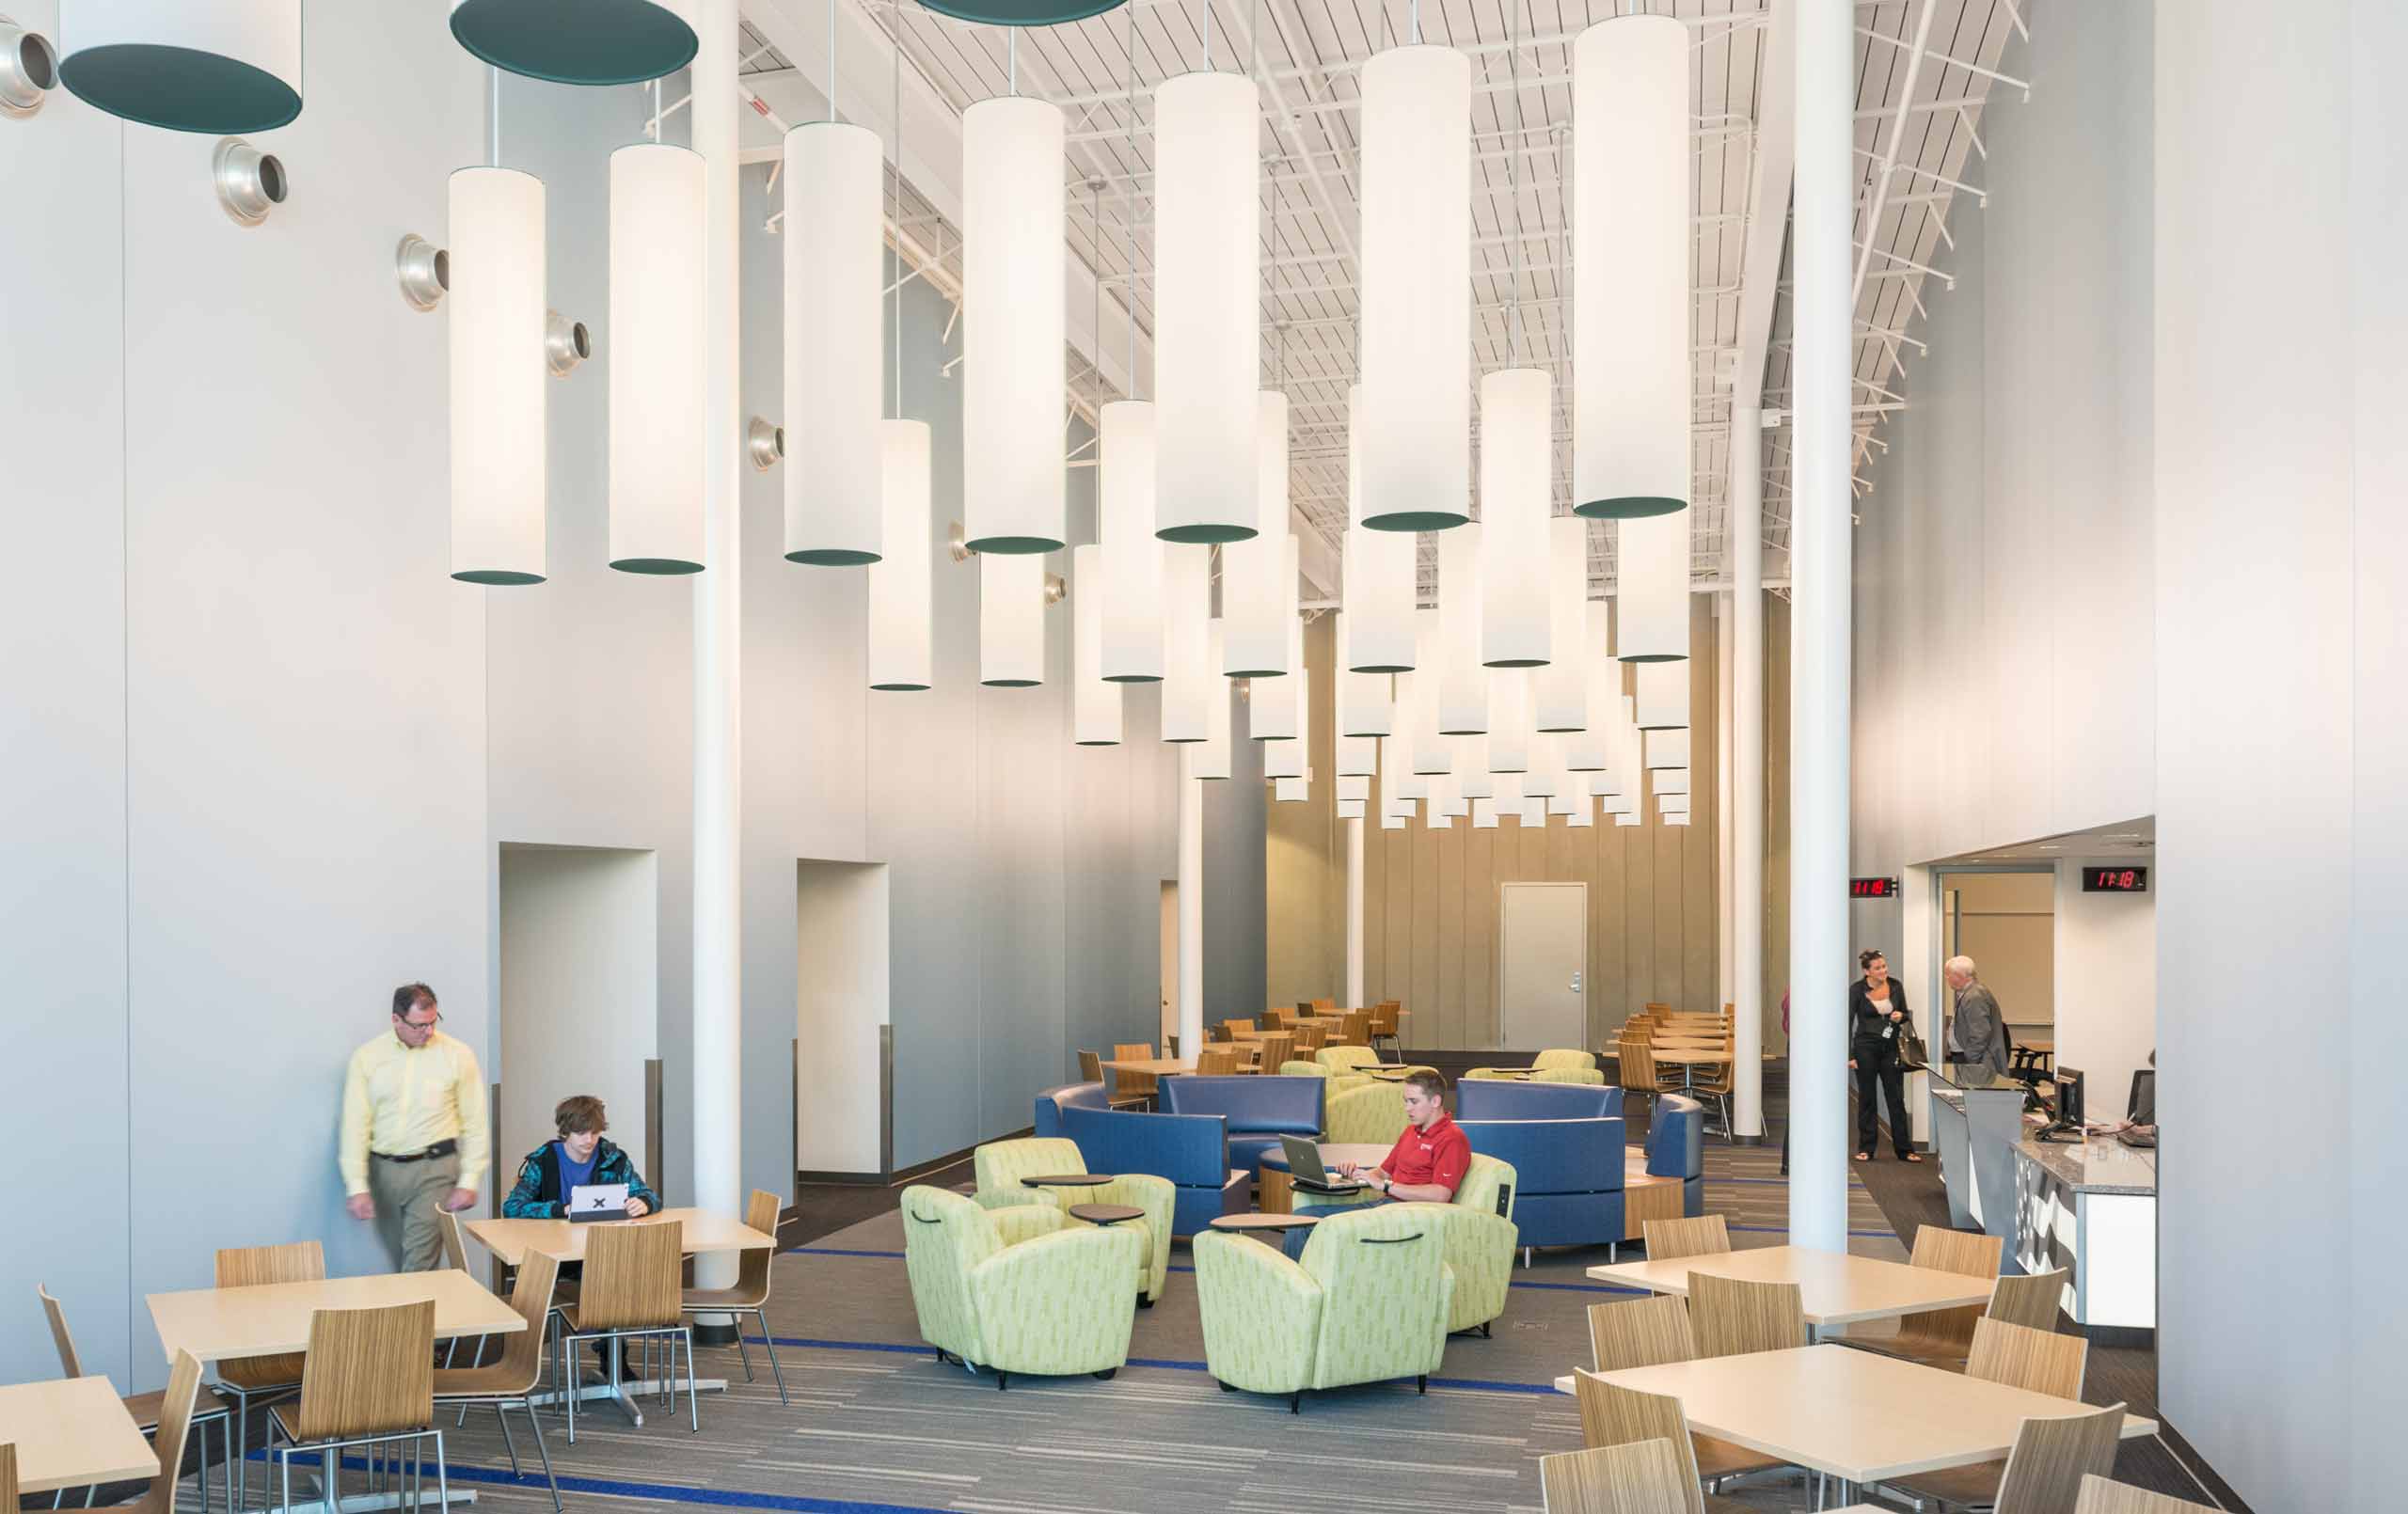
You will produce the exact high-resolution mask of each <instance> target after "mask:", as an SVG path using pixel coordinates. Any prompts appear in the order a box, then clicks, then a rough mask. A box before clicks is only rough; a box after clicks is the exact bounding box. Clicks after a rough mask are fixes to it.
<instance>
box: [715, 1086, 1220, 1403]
mask: <svg viewBox="0 0 2408 1514" xmlns="http://www.w3.org/2000/svg"><path fill="white" fill-rule="evenodd" d="M1222 1054H1223V1055H1224V1056H1227V1055H1228V1053H1227V1052H1224V1053H1222ZM1203 1055H1204V1056H1205V1057H1209V1056H1211V1055H1212V1052H1210V1051H1206V1052H1205V1053H1203ZM1196 1070H1197V1071H1198V1072H1201V1071H1203V1070H1204V1069H1203V1065H1202V1059H1201V1058H1199V1059H1198V1061H1197V1066H1196ZM784 1207H785V1206H784V1203H783V1202H782V1201H781V1200H780V1199H779V1198H778V1196H777V1195H776V1194H775V1193H772V1192H770V1191H768V1190H767V1189H760V1188H756V1189H754V1190H753V1196H752V1197H751V1198H750V1199H747V1200H746V1201H745V1204H744V1223H745V1225H746V1226H747V1227H748V1228H751V1229H753V1230H758V1231H759V1232H761V1234H763V1235H765V1236H775V1235H776V1234H777V1233H778V1215H779V1214H780V1212H781V1211H783V1210H784ZM776 1259H777V1251H776V1248H774V1247H772V1248H771V1249H769V1250H768V1251H748V1252H744V1253H741V1254H738V1256H737V1262H736V1285H735V1286H734V1287H728V1288H688V1289H686V1290H685V1294H684V1301H683V1302H682V1304H681V1307H682V1308H683V1309H684V1310H685V1312H686V1313H688V1314H689V1315H690V1314H716V1315H751V1316H752V1317H753V1318H755V1319H757V1320H759V1321H760V1322H761V1349H763V1350H764V1351H767V1352H768V1353H769V1376H770V1377H772V1378H774V1379H775V1380H777V1384H778V1402H780V1403H782V1404H784V1403H791V1402H792V1400H791V1399H789V1398H787V1397H786V1375H785V1373H784V1371H783V1370H782V1369H780V1367H779V1366H778V1347H777V1342H776V1341H775V1340H774V1339H773V1338H771V1336H770V1333H769V1315H768V1306H769V1271H770V1267H769V1264H770V1263H771V1262H773V1261H775V1260H776ZM736 1354H737V1360H739V1361H741V1362H742V1363H743V1364H744V1380H745V1381H747V1382H751V1381H752V1380H753V1353H752V1352H750V1351H748V1350H746V1349H745V1348H744V1332H743V1331H742V1330H741V1329H739V1330H737V1333H736ZM689 1365H690V1363H689Z"/></svg>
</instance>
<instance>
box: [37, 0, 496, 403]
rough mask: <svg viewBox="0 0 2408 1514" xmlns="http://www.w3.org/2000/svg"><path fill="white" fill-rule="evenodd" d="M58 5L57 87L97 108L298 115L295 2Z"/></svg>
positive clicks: (143, 115) (268, 118)
mask: <svg viewBox="0 0 2408 1514" xmlns="http://www.w3.org/2000/svg"><path fill="white" fill-rule="evenodd" d="M61 10H62V11H63V14H61V15H60V16H59V18H58V26H57V28H56V38H57V42H58V46H59V49H60V52H61V54H62V57H61V59H60V61H59V64H58V78H59V82H60V83H62V84H64V85H66V86H67V87H68V88H69V89H70V90H71V91H72V92H73V93H74V95H75V97H76V98H77V99H79V100H81V101H83V102H84V103H86V104H87V105H90V106H91V107H92V108H93V109H95V110H101V111H105V112H107V113H108V114H109V115H111V116H116V117H119V118H123V119H125V120H129V121H135V122H138V123H140V124H142V125H144V126H164V127H166V129H167V130H169V131H171V132H201V133H206V134H209V135H212V136H239V135H241V134H244V133H246V132H267V131H273V130H275V129H276V128H277V127H279V126H282V125H284V124H285V123H287V122H288V121H291V120H292V119H293V118H294V117H296V116H298V115H300V114H301V0H69V3H68V4H67V5H65V6H63V7H61ZM18 14H19V15H21V16H22V15H24V11H22V10H20V11H18ZM36 14H40V9H39V8H37V10H36ZM28 24H30V23H28ZM452 251H453V252H454V253H455V254H456V253H457V251H458V248H457V247H456V245H455V246H454V247H453V248H452ZM538 445H539V446H540V445H541V443H540V440H539V442H538Z"/></svg>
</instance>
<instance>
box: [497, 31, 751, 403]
mask: <svg viewBox="0 0 2408 1514" xmlns="http://www.w3.org/2000/svg"><path fill="white" fill-rule="evenodd" d="M694 15H695V8H694V0H575V3H574V4H563V3H562V0H452V36H453V37H454V38H456V39H458V40H459V43H460V45H461V46H462V47H465V48H467V50H468V51H469V52H470V53H472V54H474V55H477V56H478V57H481V58H483V59H484V61H486V62H487V63H490V64H492V65H493V66H494V67H495V68H498V69H506V70H508V71H510V72H512V73H523V74H525V75H527V77H529V78H531V79H543V80H546V81H547V82H549V83H552V84H585V85H601V84H642V83H643V82H644V81H645V80H647V79H657V78H659V77H660V76H661V75H662V74H665V73H674V72H675V71H678V70H679V69H682V68H684V67H685V66H686V65H687V64H689V63H690V62H692V61H693V60H694V54H695V51H696V49H697V45H698V43H697V38H696V35H695V32H694V25H693V23H694ZM788 171H789V172H791V171H792V170H791V169H789V170H788ZM786 224H787V225H788V226H792V225H793V224H794V223H793V222H792V221H788V222H787V223H786ZM788 413H789V414H791V413H792V407H791V406H789V407H788Z"/></svg>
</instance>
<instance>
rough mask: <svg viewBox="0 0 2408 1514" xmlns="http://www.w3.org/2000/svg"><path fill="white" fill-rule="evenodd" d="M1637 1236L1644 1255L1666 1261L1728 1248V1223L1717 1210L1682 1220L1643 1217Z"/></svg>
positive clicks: (1714, 1254)
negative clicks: (1642, 1245) (1643, 1244)
mask: <svg viewBox="0 0 2408 1514" xmlns="http://www.w3.org/2000/svg"><path fill="white" fill-rule="evenodd" d="M1639 1237H1640V1240H1641V1241H1643V1242H1645V1243H1646V1246H1647V1259H1648V1260H1649V1261H1651V1262H1669V1261H1674V1260H1677V1259H1679V1258H1680V1257H1683V1256H1719V1255H1721V1254H1724V1253H1725V1252H1728V1251H1729V1250H1730V1249H1731V1223H1730V1221H1729V1220H1728V1219H1726V1218H1725V1217H1724V1216H1722V1215H1719V1214H1700V1215H1692V1216H1691V1217H1689V1218H1688V1219H1686V1220H1645V1221H1641V1222H1640V1226H1639Z"/></svg>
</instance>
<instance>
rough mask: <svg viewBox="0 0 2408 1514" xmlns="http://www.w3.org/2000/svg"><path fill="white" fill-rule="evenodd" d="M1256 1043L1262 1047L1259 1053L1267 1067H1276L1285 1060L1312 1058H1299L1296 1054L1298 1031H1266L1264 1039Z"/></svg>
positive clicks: (1308, 1059)
mask: <svg viewBox="0 0 2408 1514" xmlns="http://www.w3.org/2000/svg"><path fill="white" fill-rule="evenodd" d="M1256 1044H1257V1045H1258V1046H1259V1047H1260V1048H1261V1050H1260V1052H1259V1056H1260V1058H1261V1065H1263V1066H1266V1067H1276V1066H1277V1065H1280V1064H1281V1063H1283V1062H1293V1061H1298V1060H1303V1061H1310V1060H1312V1059H1310V1058H1309V1057H1307V1058H1302V1059H1299V1058H1298V1057H1297V1056H1296V1033H1295V1032H1293V1031H1268V1032H1265V1033H1263V1037H1262V1039H1261V1040H1260V1041H1259V1042H1258V1043H1256Z"/></svg>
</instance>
